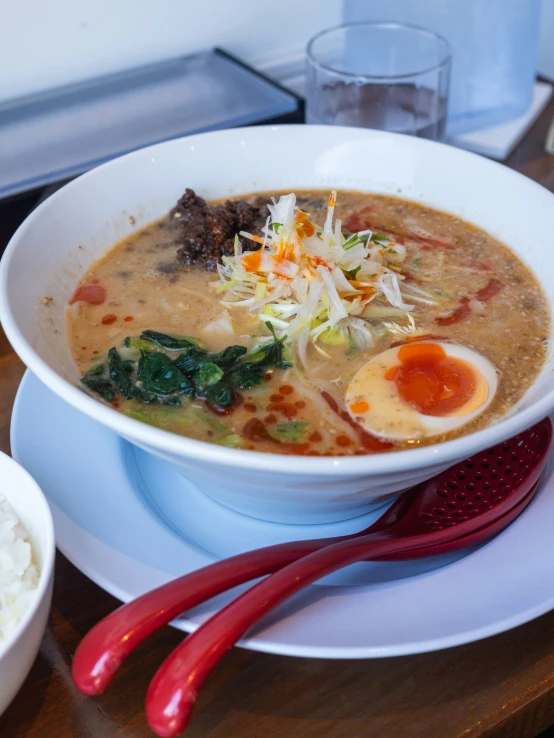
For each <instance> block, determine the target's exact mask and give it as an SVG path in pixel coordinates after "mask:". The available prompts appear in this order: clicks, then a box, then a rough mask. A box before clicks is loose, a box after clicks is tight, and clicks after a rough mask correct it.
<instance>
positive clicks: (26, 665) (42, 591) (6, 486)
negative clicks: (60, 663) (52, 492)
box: [0, 453, 56, 715]
mask: <svg viewBox="0 0 554 738" xmlns="http://www.w3.org/2000/svg"><path fill="white" fill-rule="evenodd" d="M0 479H1V480H2V493H3V494H4V495H5V497H6V499H7V500H8V502H9V503H10V505H11V506H12V507H13V508H14V510H15V512H16V514H17V516H18V518H19V520H20V521H21V523H22V524H23V526H24V527H25V529H26V530H27V532H28V533H29V538H30V542H31V545H32V547H33V554H34V556H35V560H36V562H37V564H38V566H39V568H40V577H39V583H38V587H37V589H36V591H35V592H34V599H33V602H32V604H31V605H30V607H29V609H28V610H27V612H26V613H25V615H24V616H23V618H22V619H21V621H20V622H19V624H18V627H17V630H16V631H15V632H14V634H13V635H12V637H11V638H10V639H9V640H0V715H1V714H2V713H3V712H4V710H5V709H6V707H7V706H8V705H9V704H10V702H11V701H12V699H13V698H14V697H15V695H16V693H17V691H18V690H19V688H20V687H21V685H22V684H23V681H24V680H25V677H26V676H27V674H28V673H29V670H30V668H31V666H32V665H33V662H34V660H35V658H36V655H37V653H38V649H39V647H40V642H41V640H42V636H43V633H44V629H45V627H46V621H47V619H48V612H49V610H50V603H51V601H52V584H53V580H54V557H55V552H56V544H55V540H54V524H53V522H52V515H51V514H50V508H49V507H48V503H47V502H46V498H45V496H44V495H43V494H42V492H41V491H40V488H39V486H38V485H37V483H36V482H35V480H34V479H33V478H32V477H31V475H30V474H28V473H27V472H26V471H25V469H23V468H22V467H21V466H19V464H16V462H15V461H14V460H13V459H10V457H9V456H6V454H3V453H0Z"/></svg>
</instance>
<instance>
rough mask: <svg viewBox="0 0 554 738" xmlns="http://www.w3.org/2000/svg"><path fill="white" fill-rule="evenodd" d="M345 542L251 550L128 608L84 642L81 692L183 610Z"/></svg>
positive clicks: (100, 687)
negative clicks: (328, 546)
mask: <svg viewBox="0 0 554 738" xmlns="http://www.w3.org/2000/svg"><path fill="white" fill-rule="evenodd" d="M417 491H418V488H417V487H416V488H414V489H413V490H411V491H410V492H406V493H405V494H404V495H402V497H401V498H399V499H397V500H396V501H395V502H394V503H393V504H392V505H391V506H390V507H389V508H388V510H386V511H385V513H384V514H383V515H381V517H380V518H379V519H378V520H376V521H375V523H373V525H372V526H370V527H369V528H367V529H366V530H365V531H363V533H364V534H365V535H367V534H368V533H370V532H372V531H377V530H382V529H383V528H386V527H388V526H390V525H392V524H393V523H395V522H396V520H397V519H398V517H399V516H401V515H402V514H403V511H404V510H405V509H406V508H407V507H409V506H410V505H411V504H412V501H413V500H414V499H415V496H416V495H417ZM340 540H344V539H342V538H319V539H315V540H310V541H296V542H293V543H282V544H278V545H275V546H268V547H266V548H261V549H258V550H255V551H248V552H247V553H243V554H238V555H237V556H233V557H231V558H229V559H225V560H223V561H217V562H216V563H214V564H210V565H209V566H205V567H204V568H202V569H199V570H197V571H194V572H190V573H189V574H185V575H184V576H182V577H179V578H178V579H175V580H173V581H172V582H168V583H167V584H164V585H162V586H161V587H158V588H157V589H155V590H153V591H151V592H148V593H147V594H145V595H142V596H141V597H138V598H136V599H135V600H133V601H132V602H129V603H128V604H126V605H123V606H122V607H120V608H118V609H117V610H115V611H114V612H112V613H110V615H108V616H107V617H105V618H104V619H103V620H101V621H100V622H99V623H98V624H97V625H95V626H94V628H92V629H91V630H90V631H89V632H88V633H87V635H86V636H85V637H84V638H83V640H82V641H81V643H80V644H79V646H78V648H77V651H76V652H75V657H74V659H73V666H72V670H73V679H74V681H75V684H76V686H77V688H78V689H79V690H80V691H81V692H83V693H84V694H89V695H94V694H100V693H101V692H103V691H104V690H105V689H106V687H107V686H108V685H109V683H110V682H111V680H112V678H113V676H114V675H115V673H116V671H117V669H118V668H119V667H120V666H121V664H122V663H123V661H124V660H125V659H126V658H127V657H128V656H129V654H130V653H131V652H132V651H133V650H134V649H135V648H136V647H137V646H138V645H139V644H140V643H142V642H143V641H144V640H145V639H146V638H147V637H148V636H149V635H151V634H152V633H153V632H154V631H156V630H157V629H158V628H161V627H162V626H163V625H167V623H169V622H170V621H171V620H173V619H174V618H176V617H177V616H178V615H180V614H181V613H182V612H185V611H186V610H189V609H191V608H193V607H196V605H199V604H200V603H202V602H204V601H205V600H209V599H210V598H211V597H215V596H216V595H218V594H220V593H221V592H224V591H226V590H228V589H231V588H232V587H236V586H237V585H239V584H243V583H245V582H249V581H251V580H252V579H257V578H258V577H262V576H266V575H267V574H271V573H273V572H274V571H277V570H278V569H280V568H281V567H283V566H287V565H288V564H290V563H292V562H293V561H296V560H297V559H298V558H299V557H301V556H305V555H306V554H309V553H312V552H313V551H317V550H318V549H319V548H321V547H323V546H325V545H327V544H329V543H336V542H337V541H340Z"/></svg>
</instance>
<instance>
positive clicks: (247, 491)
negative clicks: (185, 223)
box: [0, 126, 554, 523]
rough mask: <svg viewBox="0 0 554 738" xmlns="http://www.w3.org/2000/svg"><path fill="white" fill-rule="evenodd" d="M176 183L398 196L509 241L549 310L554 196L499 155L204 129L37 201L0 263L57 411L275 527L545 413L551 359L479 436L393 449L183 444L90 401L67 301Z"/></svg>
mask: <svg viewBox="0 0 554 738" xmlns="http://www.w3.org/2000/svg"><path fill="white" fill-rule="evenodd" d="M185 187H192V188H194V189H195V190H197V191H198V192H199V193H200V194H201V195H202V196H204V197H207V198H215V197H225V196H229V195H238V194H241V193H245V192H254V191H256V190H258V191H259V190H273V191H275V190H281V189H288V190H289V191H293V190H295V189H301V188H310V189H315V188H317V189H326V190H330V189H331V188H336V189H338V190H341V189H354V190H363V191H370V192H380V193H384V194H391V195H401V196H403V197H406V198H409V199H411V200H415V201H417V202H420V203H423V204H427V205H429V206H430V207H435V208H438V209H440V210H447V211H450V212H451V213H454V214H456V215H458V216H459V217H461V218H464V219H466V220H469V221H470V222H472V223H475V224H476V225H477V226H480V227H481V228H484V229H485V230H486V231H488V232H490V233H491V234H493V235H494V236H496V237H497V238H499V239H500V240H501V241H504V242H505V243H506V244H508V246H510V247H511V248H512V249H513V250H514V251H515V253H516V254H517V255H518V256H519V257H520V258H522V259H523V260H524V261H525V262H526V263H527V264H528V265H529V266H530V267H531V269H532V270H533V272H534V273H535V275H536V276H537V278H538V279H539V280H540V282H541V284H542V286H543V288H544V290H545V292H546V294H547V295H548V297H549V298H550V299H551V301H552V298H553V297H554V259H552V255H551V251H552V249H551V244H550V234H552V233H554V196H553V195H552V193H550V192H548V191H547V190H546V189H544V188H543V187H540V186H539V185H538V184H536V183H535V182H533V181H531V180H530V179H527V178H526V177H524V176H522V175H521V174H518V173H517V172H514V171H512V170H510V169H507V168H506V167H503V166H501V165H499V164H497V163H495V162H491V161H488V160H487V159H484V158H482V157H479V156H475V155H474V154H470V153H468V152H466V151H461V150H459V149H455V148H452V147H450V146H444V145H443V144H438V143H434V142H432V141H426V140H424V139H421V138H415V137H409V136H400V135H398V134H392V133H386V132H383V131H371V130H365V129H363V128H341V127H338V126H337V127H335V126H282V127H273V126H272V127H269V126H268V127H252V128H243V129H240V128H235V129H232V130H226V131H215V132H212V133H205V134H199V135H197V136H190V137H188V138H182V139H177V140H175V141H169V142H166V143H163V144H158V145H156V146H151V147H149V148H146V149H142V150H140V151H136V152H134V153H132V154H128V155H127V156H124V157H122V158H120V159H116V160H114V161H112V162H109V163H108V164H104V165H103V166H101V167H99V168H98V169H94V170H93V171H91V172H88V173H87V174H85V175H83V176H82V177H79V178H78V179H76V180H75V181H73V182H71V183H70V184H68V185H66V186H65V187H63V188H62V189H61V190H59V191H58V192H56V193H55V194H54V195H52V197H50V198H49V199H48V200H46V201H45V202H43V203H42V205H40V206H39V207H38V208H37V209H36V210H35V211H34V212H33V213H32V214H31V215H30V216H29V217H28V218H27V220H26V221H25V222H24V223H23V225H22V226H21V227H20V228H19V230H18V231H17V233H16V234H15V235H14V237H13V238H12V240H11V242H10V244H9V246H8V248H7V249H6V252H5V254H4V256H3V258H2V262H1V264H0V319H1V321H2V324H3V326H4V330H5V331H6V334H7V336H8V338H9V340H10V342H11V344H12V346H13V347H14V349H15V350H16V351H17V353H18V354H19V356H20V357H21V358H22V360H23V361H24V362H25V364H26V365H27V366H28V367H29V368H30V369H31V371H32V372H33V374H35V375H36V376H37V377H38V378H39V379H40V380H41V381H42V382H44V383H45V384H46V385H47V386H48V387H49V388H50V389H51V390H52V391H54V392H55V393H57V394H58V395H59V396H60V397H62V398H63V399H64V400H66V402H68V403H70V404H71V405H73V406H74V407H75V408H77V409H78V410H80V411H81V412H84V413H86V414H87V415H89V416H90V417H91V418H93V419H94V420H96V421H98V422H100V423H102V424H103V425H105V426H106V427H107V428H109V429H111V430H112V431H115V432H116V433H118V434H119V435H121V436H122V437H124V438H126V439H127V440H129V441H131V443H134V444H136V445H137V446H140V447H141V448H143V449H145V450H146V451H149V452H150V453H153V454H155V455H157V456H159V457H160V458H162V459H164V460H166V461H169V462H171V463H172V464H174V465H175V466H176V467H177V468H178V469H179V470H180V471H181V472H182V473H183V474H184V475H185V476H186V477H187V478H189V479H190V480H191V481H192V482H194V483H195V484H197V485H198V486H199V487H200V488H201V489H202V490H203V491H205V492H206V493H207V494H209V495H210V496H211V497H213V498H214V499H216V500H217V501H219V502H221V503H222V504H224V505H227V506H228V507H230V508H233V509H235V510H238V511H239V512H242V513H245V514H247V515H251V516H254V517H259V518H263V519H266V520H272V521H276V522H287V523H310V522H313V523H323V522H332V521H335V520H341V519H347V518H349V517H354V516H356V515H360V514H361V513H363V512H366V511H367V510H368V508H369V507H371V506H372V505H377V504H380V503H382V502H383V501H384V500H385V499H387V498H388V497H390V496H392V495H395V494H397V493H398V492H399V491H401V490H402V489H405V488H406V487H409V486H411V485H412V484H417V483H418V482H421V481H423V480H424V479H428V478H429V477H432V476H433V475H435V474H437V473H439V472H440V471H442V470H443V469H445V468H447V467H448V466H450V465H451V464H453V463H455V462H458V461H461V460H462V459H464V458H466V457H468V456H470V455H471V454H473V453H475V452H476V451H479V450H481V449H483V448H487V447H488V446H491V445H494V444H496V443H498V442H500V441H502V440H504V439H505V438H510V437H511V436H513V435H515V434H516V433H518V432H519V431H521V430H523V429H524V428H528V427H529V426H530V425H532V424H533V423H535V422H537V421H538V420H540V419H541V418H543V417H544V416H546V415H548V414H549V413H550V412H551V411H552V410H553V409H554V374H553V373H552V369H553V366H554V363H553V360H552V355H551V356H550V357H549V359H548V361H547V363H546V365H545V366H544V368H543V371H542V372H541V375H540V377H539V378H538V379H537V381H536V382H535V384H534V385H533V387H531V388H530V390H529V391H528V392H527V393H526V395H525V397H524V398H523V399H522V400H521V401H520V402H519V403H518V405H517V407H516V408H514V409H513V411H512V412H511V413H510V414H509V415H508V416H507V417H506V418H504V419H502V420H501V421H500V422H499V423H496V424H494V425H491V426H490V427H488V428H485V429H483V430H480V431H478V432H476V433H472V434H469V435H467V436H464V437H462V438H457V439H455V440H452V441H448V442H446V443H442V444H437V445H432V446H426V447H423V448H418V449H413V450H408V451H398V452H395V453H385V454H374V455H368V456H352V457H348V456H345V457H334V458H333V457H329V458H323V457H309V456H306V457H300V456H286V457H284V456H280V455H277V454H268V453H258V452H256V451H246V450H241V449H230V448H225V447H223V446H218V445H215V444H209V443H204V442H202V441H196V440H193V439H190V438H185V437H183V436H179V435H177V434H174V433H169V432H167V431H164V430H161V429H159V428H154V427H152V426H150V425H146V424H145V423H141V422H140V421H138V420H134V419H132V418H129V417H127V416H126V415H123V414H122V413H119V412H117V411H116V410H114V409H112V408H110V407H108V406H106V405H104V404H102V403H101V402H99V401H97V400H96V399H94V398H92V397H90V396H88V395H87V394H85V392H83V391H82V390H81V389H79V375H78V373H77V369H76V367H75V364H74V362H73V360H72V358H71V354H70V351H69V346H68V342H67V338H66V328H65V311H66V307H67V304H68V301H69V299H70V296H71V294H72V293H73V291H74V289H75V286H76V284H77V282H78V280H79V278H80V277H81V276H82V275H83V273H84V272H85V271H86V269H87V268H88V267H89V266H90V265H91V264H92V263H93V262H94V261H95V260H96V259H98V257H100V256H101V255H102V254H103V253H104V252H105V250H106V249H107V248H108V247H109V246H111V245H112V244H113V243H114V242H115V241H116V240H118V239H120V238H122V237H124V236H126V235H128V234H130V233H132V232H133V231H135V230H137V229H138V228H140V227H142V226H144V225H146V224H147V223H148V222H150V221H152V220H154V219H155V218H159V217H161V216H162V215H164V213H166V212H167V211H168V210H169V209H170V208H172V207H173V206H174V204H175V202H176V201H177V199H178V198H179V197H180V196H181V194H182V193H183V190H184V189H185ZM131 216H132V218H131ZM46 297H48V298H53V299H52V300H50V299H48V300H45V299H44V298H46ZM43 302H44V303H46V304H43ZM185 329H186V324H184V325H183V331H182V332H183V333H186V330H185ZM114 494H117V490H114ZM185 506H186V500H183V507H185Z"/></svg>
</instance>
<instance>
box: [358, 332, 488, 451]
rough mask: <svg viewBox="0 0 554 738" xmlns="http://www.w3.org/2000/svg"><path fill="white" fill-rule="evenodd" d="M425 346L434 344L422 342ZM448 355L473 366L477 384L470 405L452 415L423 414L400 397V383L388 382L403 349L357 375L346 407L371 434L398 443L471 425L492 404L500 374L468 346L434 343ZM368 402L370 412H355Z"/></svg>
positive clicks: (376, 358) (377, 359)
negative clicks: (389, 371) (357, 405)
mask: <svg viewBox="0 0 554 738" xmlns="http://www.w3.org/2000/svg"><path fill="white" fill-rule="evenodd" d="M422 343H431V342H430V341H422ZM432 343H436V344H438V345H439V346H441V347H442V348H443V349H444V351H445V353H446V355H447V356H451V357H453V358H457V359H461V360H463V361H465V362H467V363H468V364H470V365H471V368H472V369H473V371H474V373H475V378H476V381H477V386H476V391H475V393H474V395H473V396H472V397H471V398H470V399H469V400H468V402H467V403H466V404H465V405H463V406H462V407H460V408H458V409H457V410H456V411H454V412H453V413H451V414H449V415H443V416H440V417H439V416H434V415H423V414H422V413H420V412H418V411H417V410H416V409H415V408H413V407H411V406H410V405H409V404H408V403H407V402H406V401H405V400H403V399H402V397H401V396H400V394H399V392H398V389H397V387H396V383H395V382H394V381H390V380H388V379H385V374H386V373H387V371H388V370H389V369H391V368H392V367H394V366H397V365H398V364H400V363H401V362H400V359H399V357H398V353H399V351H400V349H401V348H402V347H401V346H397V347H395V348H391V349H388V350H387V351H383V352H382V353H380V354H377V355H376V356H374V357H373V358H371V359H370V360H369V361H368V362H367V363H366V364H364V365H363V366H362V367H361V369H359V371H358V372H357V374H356V375H355V376H354V378H353V379H352V381H351V382H350V384H349V385H348V389H347V390H346V396H345V401H346V408H347V410H348V412H349V414H350V415H351V417H352V418H353V419H354V420H355V421H356V422H357V423H359V424H360V425H361V426H363V427H364V428H365V429H366V430H367V431H368V432H370V433H372V434H373V435H375V436H379V437H381V438H384V439H389V440H396V441H408V440H411V439H413V440H420V439H422V438H429V437H432V436H437V435H441V434H443V433H447V432H449V431H452V430H455V429H456V428H459V427H461V426H462V425H465V424H466V423H469V422H471V421H472V420H473V419H474V418H476V417H477V416H478V415H480V414H481V413H482V412H484V411H485V410H486V409H487V407H488V406H489V405H490V403H491V402H492V399H493V397H494V395H495V394H496V390H497V387H498V373H497V371H496V368H495V366H494V364H492V363H491V362H490V361H489V360H488V359H487V358H485V357H484V356H483V355H482V354H479V353H477V352H476V351H472V350H471V349H469V348H467V347H466V346H460V345H458V344H455V343H446V342H442V341H433V342H432ZM358 402H366V403H367V404H368V405H369V409H368V410H367V411H366V412H363V413H354V412H352V410H351V408H350V406H351V405H352V404H354V403H358Z"/></svg>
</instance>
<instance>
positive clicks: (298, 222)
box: [217, 190, 433, 364]
mask: <svg viewBox="0 0 554 738" xmlns="http://www.w3.org/2000/svg"><path fill="white" fill-rule="evenodd" d="M335 201H336V192H335V191H334V190H333V191H332V192H331V195H330V196H329V202H328V208H327V216H326V218H325V223H324V225H323V228H322V229H318V228H316V226H315V225H314V224H313V223H312V222H311V221H310V220H309V218H308V215H309V214H308V213H305V212H303V211H302V210H300V209H299V208H298V207H297V206H296V196H295V195H294V194H293V193H291V194H289V195H284V196H282V197H280V198H279V201H275V200H273V201H272V202H271V203H270V204H269V205H268V208H269V213H270V217H269V218H268V220H267V222H266V225H265V226H264V228H263V229H262V233H263V236H257V235H254V234H250V233H245V232H241V233H240V236H241V237H242V238H244V239H248V240H251V241H254V242H255V243H256V244H258V245H259V246H258V248H256V249H255V250H252V251H246V250H243V244H242V243H241V241H240V239H239V238H238V236H237V238H236V239H235V252H234V255H233V256H225V257H223V264H222V265H220V266H219V267H218V275H219V280H218V282H217V290H218V292H219V293H220V295H221V298H222V302H223V304H225V306H226V307H233V306H242V307H247V308H248V309H249V311H250V312H252V313H255V314H256V315H257V317H258V318H259V319H260V320H262V321H264V322H267V323H271V325H272V326H273V327H274V329H275V332H276V334H277V335H278V336H279V337H284V336H286V337H287V338H288V340H289V341H291V342H293V343H294V344H295V347H296V349H297V351H298V354H299V356H300V359H301V361H302V362H303V363H304V364H306V361H307V349H308V344H309V343H310V342H311V343H312V344H313V345H314V346H315V345H316V343H317V342H318V341H324V342H326V343H329V344H333V343H337V344H339V343H344V344H345V345H347V346H350V348H365V347H368V346H371V345H372V343H373V341H374V338H375V332H374V327H373V326H372V325H371V324H370V323H369V321H368V319H366V318H365V316H364V314H363V313H364V310H365V308H366V306H367V305H368V304H369V303H370V302H372V301H374V300H375V299H376V298H378V299H379V300H380V301H381V304H383V303H384V304H388V305H389V306H392V307H393V308H395V309H398V310H400V311H403V313H405V315H406V320H407V326H406V327H404V328H402V327H400V326H399V324H398V323H391V322H390V321H382V323H381V328H382V329H384V330H387V331H389V330H390V331H391V332H393V333H395V332H397V331H398V330H399V328H400V330H402V331H403V332H406V333H408V332H410V333H411V332H413V331H414V329H415V324H414V319H413V317H412V316H411V315H410V313H411V312H412V311H413V310H414V305H413V304H412V303H424V304H433V300H432V299H431V296H430V295H429V293H427V292H425V291H424V290H421V289H419V288H417V287H414V286H413V285H409V284H408V285H407V284H405V283H404V277H403V275H402V274H401V271H402V263H403V261H404V259H405V258H406V248H405V247H404V246H403V245H401V244H397V243H394V242H393V241H391V240H390V239H389V238H388V237H385V236H381V235H379V234H374V233H372V231H370V230H365V231H360V232H358V233H354V234H348V237H345V236H344V235H343V233H342V230H341V222H340V220H337V221H335V223H333V216H334V211H335ZM381 332H382V331H381ZM318 348H321V347H318ZM325 353H326V352H325Z"/></svg>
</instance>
